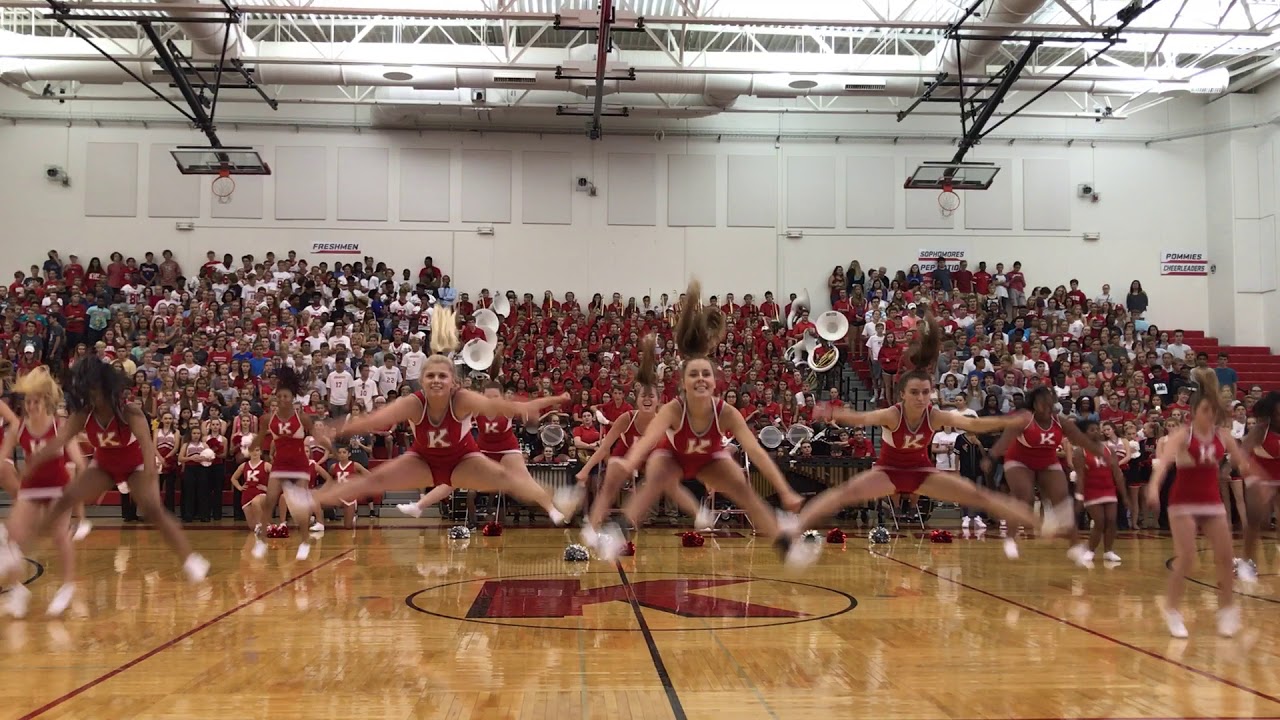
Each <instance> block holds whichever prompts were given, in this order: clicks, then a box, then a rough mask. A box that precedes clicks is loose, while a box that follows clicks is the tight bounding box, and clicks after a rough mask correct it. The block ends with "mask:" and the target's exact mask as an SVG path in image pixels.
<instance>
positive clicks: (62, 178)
mask: <svg viewBox="0 0 1280 720" xmlns="http://www.w3.org/2000/svg"><path fill="white" fill-rule="evenodd" d="M44 176H45V178H46V179H47V180H48V181H49V182H56V183H58V184H59V185H61V186H62V187H71V176H70V175H68V174H67V171H66V170H64V169H63V168H62V167H61V166H58V165H45V166H44Z"/></svg>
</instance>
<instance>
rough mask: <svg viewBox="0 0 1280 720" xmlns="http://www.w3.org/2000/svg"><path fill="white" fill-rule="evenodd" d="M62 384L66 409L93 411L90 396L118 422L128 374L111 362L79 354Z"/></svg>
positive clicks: (120, 419) (121, 416) (123, 404)
mask: <svg viewBox="0 0 1280 720" xmlns="http://www.w3.org/2000/svg"><path fill="white" fill-rule="evenodd" d="M67 380H68V381H67V384H66V387H65V388H64V390H65V392H66V398H67V411H68V412H73V413H76V412H86V413H91V412H93V411H94V408H95V405H94V397H95V396H96V397H97V399H98V402H100V403H105V404H106V405H107V406H110V408H111V414H112V415H114V416H115V418H116V419H117V420H119V421H120V422H121V423H124V422H127V418H125V390H126V389H127V388H128V387H129V378H128V377H126V376H125V374H124V373H123V372H121V371H120V370H117V369H115V366H113V365H109V364H107V363H104V362H102V360H100V359H98V358H97V357H95V356H93V355H89V356H86V357H83V358H80V359H79V360H77V361H76V363H75V365H72V366H71V371H70V373H68V376H67Z"/></svg>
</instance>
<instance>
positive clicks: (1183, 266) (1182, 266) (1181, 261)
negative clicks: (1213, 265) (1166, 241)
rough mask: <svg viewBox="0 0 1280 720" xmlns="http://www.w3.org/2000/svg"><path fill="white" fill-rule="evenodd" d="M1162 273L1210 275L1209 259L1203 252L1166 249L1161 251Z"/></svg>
mask: <svg viewBox="0 0 1280 720" xmlns="http://www.w3.org/2000/svg"><path fill="white" fill-rule="evenodd" d="M1160 274H1161V275H1191V276H1196V275H1208V274H1209V259H1208V258H1207V257H1205V254H1204V253H1202V252H1177V251H1169V250H1167V251H1165V252H1162V253H1160Z"/></svg>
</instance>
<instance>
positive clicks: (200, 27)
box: [167, 0, 254, 60]
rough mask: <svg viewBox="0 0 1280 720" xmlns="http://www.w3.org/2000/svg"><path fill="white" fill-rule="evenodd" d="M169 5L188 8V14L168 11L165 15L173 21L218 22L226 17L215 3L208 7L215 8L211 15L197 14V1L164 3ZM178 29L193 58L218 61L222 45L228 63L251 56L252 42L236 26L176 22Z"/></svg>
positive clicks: (187, 0)
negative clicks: (201, 19) (214, 20)
mask: <svg viewBox="0 0 1280 720" xmlns="http://www.w3.org/2000/svg"><path fill="white" fill-rule="evenodd" d="M167 2H168V4H172V5H190V6H191V7H192V8H193V9H192V10H191V11H183V10H173V9H171V10H168V14H169V15H171V16H174V17H175V18H192V19H193V18H218V17H226V13H225V12H221V9H222V6H221V5H219V4H218V3H216V2H214V3H209V4H211V5H214V6H216V7H217V10H215V11H214V12H209V11H201V10H197V9H195V8H199V7H200V6H201V5H204V4H206V3H201V2H200V0H167ZM177 25H178V27H180V28H182V32H183V34H184V35H186V36H187V38H188V39H190V40H191V46H192V49H193V50H194V52H195V54H196V55H200V56H208V57H211V58H217V57H221V56H222V55H223V47H224V43H225V47H226V57H227V59H228V60H231V59H234V58H239V57H241V56H242V55H248V56H252V55H253V54H254V53H253V42H252V41H251V40H249V38H247V37H245V36H244V33H243V32H241V30H240V26H239V25H236V24H230V25H228V24H225V23H217V22H182V21H181V20H179V21H178V22H177Z"/></svg>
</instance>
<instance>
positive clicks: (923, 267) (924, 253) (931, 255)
mask: <svg viewBox="0 0 1280 720" xmlns="http://www.w3.org/2000/svg"><path fill="white" fill-rule="evenodd" d="M938 258H944V259H945V260H946V262H947V269H949V270H959V269H960V261H961V260H964V251H963V250H930V249H928V248H922V249H921V250H920V254H919V255H917V256H916V264H917V265H919V266H920V272H922V273H931V272H933V271H934V270H937V269H938Z"/></svg>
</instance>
